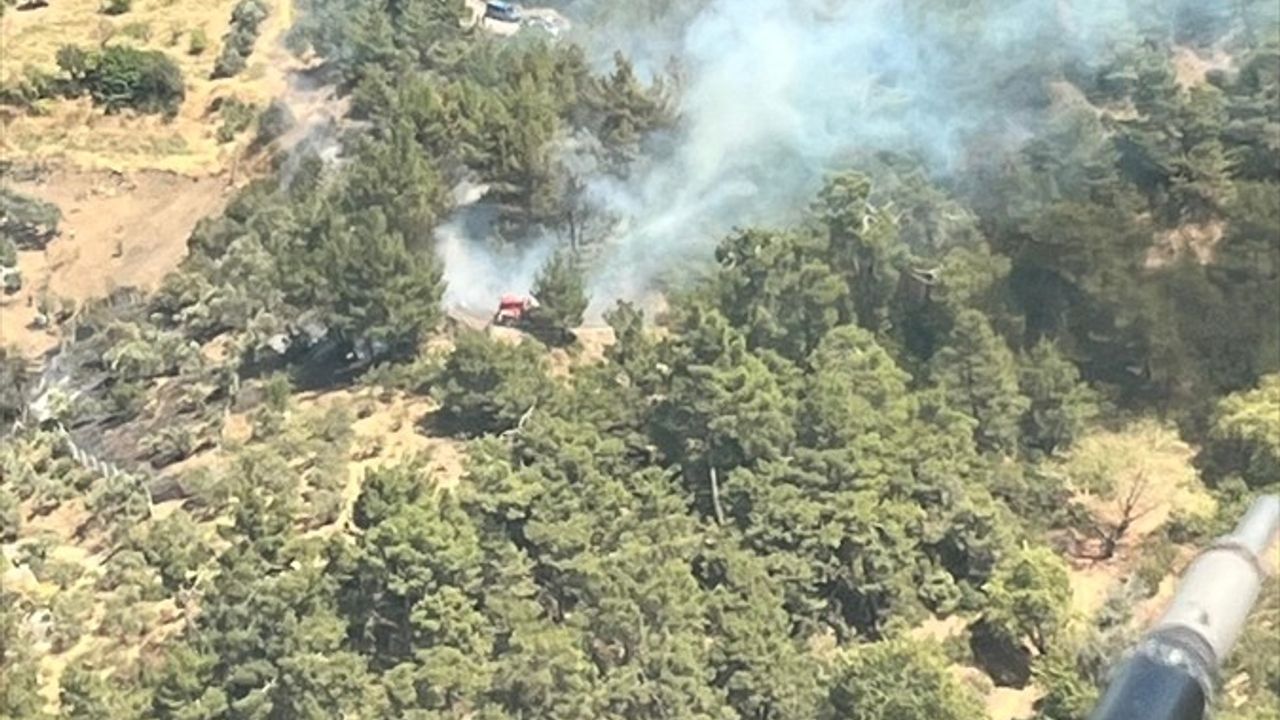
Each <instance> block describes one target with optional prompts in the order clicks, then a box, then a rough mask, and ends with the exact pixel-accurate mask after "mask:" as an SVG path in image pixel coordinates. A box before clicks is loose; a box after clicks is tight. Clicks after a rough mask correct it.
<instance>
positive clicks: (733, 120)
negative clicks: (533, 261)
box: [450, 0, 1280, 307]
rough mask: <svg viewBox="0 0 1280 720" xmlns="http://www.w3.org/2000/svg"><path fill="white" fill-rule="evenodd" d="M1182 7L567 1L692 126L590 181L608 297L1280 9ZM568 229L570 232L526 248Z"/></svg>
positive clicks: (1006, 134) (598, 300)
mask: <svg viewBox="0 0 1280 720" xmlns="http://www.w3.org/2000/svg"><path fill="white" fill-rule="evenodd" d="M1183 5H1184V6H1183V7H1180V8H1174V9H1172V10H1173V11H1171V8H1169V7H1168V3H1154V2H1145V1H1143V0H1131V1H1130V2H1104V1H1101V0H1065V1H1063V2H1053V1H1051V0H1023V1H1022V2H1015V3H968V4H964V5H946V4H942V5H939V4H936V3H925V2H906V3H903V2H894V1H890V0H873V1H871V2H853V1H851V0H798V1H797V0H746V1H741V0H713V1H703V2H692V3H664V2H647V3H627V4H625V5H624V6H618V5H617V4H616V3H608V2H578V3H572V4H570V5H569V7H568V11H569V12H571V13H573V14H574V17H575V18H583V19H584V20H585V22H583V23H581V24H579V25H578V26H577V27H575V33H574V35H573V36H572V37H573V39H574V40H575V41H578V42H581V43H583V44H584V45H585V46H586V47H587V48H588V49H589V52H590V53H591V55H590V56H591V57H598V58H600V59H601V62H602V63H604V62H605V60H604V58H608V57H611V56H612V53H613V52H614V51H615V50H623V51H624V52H625V54H626V57H627V58H628V60H629V61H630V62H631V63H633V64H634V65H635V67H637V68H639V69H640V74H641V75H642V76H649V77H653V78H658V79H663V80H665V85H666V87H667V88H668V89H669V90H670V91H671V94H672V95H673V101H674V107H675V116H676V118H677V121H676V123H675V126H674V127H672V128H670V129H664V130H662V131H660V132H659V133H657V134H655V135H654V136H650V137H649V138H648V139H647V141H646V143H647V146H648V148H649V150H650V151H651V152H650V153H648V154H647V156H646V157H644V158H643V159H641V160H640V161H639V162H637V163H635V164H632V165H631V166H629V167H626V168H624V169H622V171H620V172H619V171H618V170H617V169H616V168H613V169H608V168H602V169H601V170H600V171H598V172H595V173H589V174H587V175H586V177H579V178H578V180H579V182H581V184H582V194H583V196H584V197H585V202H586V203H587V204H588V205H589V206H591V207H592V208H593V209H594V210H595V212H597V213H598V214H600V215H602V216H605V217H609V218H613V219H615V220H616V223H615V224H614V225H613V227H612V228H611V231H610V232H609V233H608V237H607V239H606V242H605V245H606V246H607V247H606V248H605V249H603V250H602V251H601V253H600V254H601V257H600V258H599V260H598V261H597V263H596V269H595V270H596V271H595V275H594V282H593V298H594V301H595V304H596V305H597V307H607V306H608V305H609V304H611V302H612V300H613V299H614V298H635V297H637V296H640V295H643V293H644V292H645V291H646V290H647V289H648V285H649V283H650V282H651V281H652V280H653V279H655V278H656V277H659V276H661V275H663V274H664V272H665V271H668V270H671V269H673V268H679V267H682V266H686V265H687V264H688V263H689V262H691V261H692V262H699V261H701V262H706V261H708V260H709V259H710V252H709V251H710V249H711V247H712V246H713V245H714V242H715V241H716V239H718V238H719V237H720V236H721V235H722V234H723V233H724V232H726V231H728V230H729V229H731V228H732V227H734V226H744V225H749V224H753V223H758V222H761V221H767V222H770V223H775V224H776V223H780V222H785V221H786V220H787V218H788V217H794V216H795V214H796V212H797V211H798V210H800V209H801V208H802V207H803V206H804V204H805V203H806V202H807V200H808V199H809V198H810V197H811V196H812V195H813V194H814V193H815V192H816V190H817V188H818V187H819V186H820V184H821V181H822V178H823V177H824V176H825V175H826V174H828V173H830V172H831V171H833V170H834V169H837V168H839V167H842V166H847V165H848V164H850V163H851V162H855V161H866V159H867V158H870V157H874V156H875V154H876V153H879V152H893V153H896V154H900V155H906V156H910V157H913V158H915V159H916V160H918V161H919V162H921V163H922V164H923V166H924V167H925V168H926V169H927V171H928V172H929V173H930V174H931V175H933V176H934V177H936V178H940V179H946V178H952V179H955V178H956V177H958V176H959V175H960V174H964V173H975V172H979V171H981V169H982V168H983V167H984V166H994V165H995V163H998V162H999V161H1000V159H1001V157H1002V156H1003V155H1004V154H1006V153H1011V152H1014V151H1016V150H1017V149H1018V148H1019V147H1020V146H1021V145H1022V143H1023V142H1025V141H1027V140H1029V139H1030V138H1032V137H1033V136H1034V135H1035V134H1036V133H1037V132H1040V131H1042V130H1043V129H1044V126H1045V123H1046V122H1048V121H1049V118H1048V116H1047V113H1046V110H1048V109H1049V107H1050V106H1051V104H1053V103H1054V102H1055V99H1054V98H1053V97H1052V96H1051V87H1052V85H1053V83H1054V82H1055V81H1066V80H1071V79H1073V78H1074V77H1087V76H1089V75H1090V74H1092V73H1095V72H1097V71H1098V69H1099V67H1100V66H1101V65H1102V63H1104V62H1105V61H1106V60H1107V59H1108V58H1111V57H1113V56H1114V55H1116V54H1121V53H1124V52H1126V51H1128V50H1132V49H1136V48H1137V47H1139V45H1140V43H1141V42H1142V41H1143V38H1147V39H1150V38H1152V37H1163V38H1165V39H1167V40H1170V41H1174V40H1185V39H1186V38H1189V37H1194V36H1196V35H1197V34H1200V33H1201V32H1202V27H1203V26H1205V25H1206V24H1214V23H1217V24H1220V25H1226V24H1229V23H1231V22H1232V21H1239V22H1244V23H1252V22H1257V21H1259V20H1260V19H1261V18H1260V17H1258V16H1260V15H1265V14H1267V13H1273V14H1274V12H1280V11H1273V9H1272V10H1268V9H1267V8H1264V7H1262V5H1263V4H1261V3H1253V4H1245V5H1241V4H1238V3H1230V2H1226V1H1225V0H1215V1H1214V2H1209V3H1198V4H1191V3H1184V4H1183ZM579 175H580V173H579ZM564 235H566V231H565V229H564V228H562V227H556V228H553V232H552V233H550V235H549V236H548V235H546V234H542V233H540V234H539V235H538V236H537V237H533V238H522V240H524V241H526V242H534V243H538V242H556V241H557V239H558V238H561V237H563V236H564ZM450 277H452V278H455V279H456V280H457V281H464V280H465V278H466V275H465V274H464V273H456V274H455V273H453V272H451V273H450ZM525 279H526V276H525V274H523V273H517V274H516V277H514V278H513V280H514V281H515V282H516V283H517V284H523V282H522V281H524V280H525Z"/></svg>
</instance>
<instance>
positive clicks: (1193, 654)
mask: <svg viewBox="0 0 1280 720" xmlns="http://www.w3.org/2000/svg"><path fill="white" fill-rule="evenodd" d="M1278 534H1280V496H1277V495H1266V496H1263V497H1261V498H1259V499H1258V500H1257V501H1256V502H1254V504H1253V506H1252V507H1250V508H1249V512H1248V513H1246V514H1245V516H1244V518H1243V519H1242V520H1241V521H1240V524H1239V525H1237V526H1236V529H1235V531H1233V532H1232V533H1231V534H1229V535H1226V536H1224V537H1221V538H1218V539H1217V540H1216V541H1214V543H1213V544H1212V545H1210V546H1209V547H1208V548H1207V549H1206V550H1205V551H1204V552H1202V553H1201V554H1200V556H1199V557H1197V558H1196V559H1195V560H1194V561H1193V562H1192V563H1191V565H1190V566H1189V567H1188V568H1187V570H1186V572H1185V573H1183V576H1182V580H1181V582H1179V584H1178V592H1177V594H1176V595H1174V597H1173V600H1172V602H1170V603H1169V608H1168V609H1167V610H1165V613H1164V615H1163V616H1161V618H1160V620H1159V621H1157V622H1156V624H1155V627H1153V628H1152V630H1151V631H1150V632H1149V633H1147V635H1146V636H1145V637H1144V638H1143V639H1142V640H1141V641H1140V642H1139V643H1138V646H1137V647H1136V648H1134V650H1133V651H1132V652H1131V653H1130V655H1129V657H1128V658H1127V659H1126V660H1125V661H1124V662H1123V663H1121V665H1120V666H1119V668H1118V669H1117V672H1116V674H1115V675H1114V678H1113V680H1112V682H1111V685H1110V687H1108V688H1107V692H1106V693H1105V694H1104V695H1103V697H1102V700H1101V701H1100V702H1099V703H1098V706H1097V708H1096V709H1095V710H1094V712H1093V715H1091V716H1090V717H1091V719H1092V720H1203V718H1204V717H1205V711H1206V709H1207V707H1208V705H1209V700H1210V698H1211V697H1212V696H1213V690H1214V685H1215V683H1216V681H1217V678H1218V671H1219V670H1220V669H1221V668H1222V664H1223V662H1225V661H1226V659H1227V656H1228V655H1229V654H1230V653H1231V650H1232V648H1234V647H1235V644H1236V641H1237V640H1238V639H1239V638H1240V633H1241V632H1242V631H1243V630H1244V624H1245V621H1246V620H1247V619H1248V617H1249V612H1250V611H1251V610H1252V609H1253V605H1254V603H1255V602H1257V599H1258V593H1259V592H1260V590H1261V589H1262V582H1263V579H1264V577H1265V576H1266V569H1265V568H1264V567H1263V555H1264V553H1265V552H1266V550H1267V548H1268V547H1269V546H1270V545H1271V543H1272V542H1273V541H1274V540H1275V538H1276V537H1277V535H1278Z"/></svg>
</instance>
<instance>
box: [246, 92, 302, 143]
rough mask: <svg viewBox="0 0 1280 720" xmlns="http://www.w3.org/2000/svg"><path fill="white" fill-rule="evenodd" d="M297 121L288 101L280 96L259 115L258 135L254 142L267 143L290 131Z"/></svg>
mask: <svg viewBox="0 0 1280 720" xmlns="http://www.w3.org/2000/svg"><path fill="white" fill-rule="evenodd" d="M296 123H297V120H296V119H295V118H294V117H293V112H292V111H291V110H289V105H288V104H287V103H285V102H284V101H283V100H280V99H279V98H277V99H275V100H272V101H271V104H269V105H267V107H266V109H265V110H263V111H262V114H261V115H259V116H258V135H257V137H256V138H254V144H255V145H259V146H261V145H266V144H268V143H270V142H272V141H273V140H275V139H276V138H278V137H280V136H281V135H284V134H285V133H287V132H289V130H290V129H291V128H293V126H294V125H295V124H296Z"/></svg>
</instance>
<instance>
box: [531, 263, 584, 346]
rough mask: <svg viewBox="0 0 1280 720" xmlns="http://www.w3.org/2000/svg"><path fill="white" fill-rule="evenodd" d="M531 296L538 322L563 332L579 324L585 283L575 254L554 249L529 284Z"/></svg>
mask: <svg viewBox="0 0 1280 720" xmlns="http://www.w3.org/2000/svg"><path fill="white" fill-rule="evenodd" d="M533 296H534V297H536V298H537V299H538V303H539V306H538V308H537V310H536V311H535V313H534V318H535V320H536V321H537V322H538V323H540V324H546V325H547V326H548V327H550V328H552V329H554V330H556V331H558V332H560V333H562V334H567V333H568V332H569V330H570V328H574V327H577V326H579V325H581V324H582V315H583V313H585V312H586V311H587V305H588V302H589V301H588V299H587V285H586V278H585V277H584V276H583V273H582V267H581V265H580V264H579V262H578V259H577V257H576V255H574V253H573V252H571V251H567V250H558V251H556V253H555V254H554V255H552V256H551V258H550V259H549V260H547V263H546V264H545V265H543V266H542V270H541V272H539V273H538V277H537V278H536V279H535V280H534V283H533Z"/></svg>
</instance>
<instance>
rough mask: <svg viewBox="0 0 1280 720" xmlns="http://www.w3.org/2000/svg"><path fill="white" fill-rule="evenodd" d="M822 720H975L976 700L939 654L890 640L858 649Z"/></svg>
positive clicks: (978, 711)
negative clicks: (913, 719) (920, 719)
mask: <svg viewBox="0 0 1280 720" xmlns="http://www.w3.org/2000/svg"><path fill="white" fill-rule="evenodd" d="M825 705H826V707H825V708H824V712H823V713H822V714H821V715H820V717H822V718H823V720H905V719H906V718H933V719H934V720H972V718H978V717H983V710H982V706H981V704H980V703H979V702H978V699H977V697H976V696H975V695H974V693H973V692H972V691H970V690H969V689H967V688H965V687H964V686H963V685H961V684H960V683H959V681H957V680H956V679H955V677H954V676H953V675H952V674H951V672H950V670H949V669H948V667H947V661H946V659H945V657H944V655H943V654H942V651H941V649H940V648H934V647H930V646H928V645H923V644H920V643H915V642H911V641H906V640H887V641H883V642H877V643H871V644H869V645H863V646H861V647H858V648H855V649H854V650H853V651H852V652H851V653H850V654H849V657H848V659H847V660H846V661H845V662H844V663H843V664H842V666H841V667H840V668H839V669H838V670H837V675H836V677H835V680H834V682H833V683H832V684H831V690H830V692H829V695H828V698H827V702H826V703H825Z"/></svg>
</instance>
